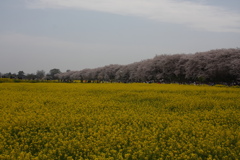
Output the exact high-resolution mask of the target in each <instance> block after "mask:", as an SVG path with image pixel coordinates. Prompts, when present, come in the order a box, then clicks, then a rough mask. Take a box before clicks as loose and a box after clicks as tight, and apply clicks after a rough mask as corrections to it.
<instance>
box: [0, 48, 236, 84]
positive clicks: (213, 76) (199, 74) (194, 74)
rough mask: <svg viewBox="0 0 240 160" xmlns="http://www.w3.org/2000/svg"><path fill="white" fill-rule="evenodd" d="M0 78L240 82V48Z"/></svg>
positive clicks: (62, 80)
mask: <svg viewBox="0 0 240 160" xmlns="http://www.w3.org/2000/svg"><path fill="white" fill-rule="evenodd" d="M0 78H12V79H27V80H58V81H60V82H73V81H74V80H79V81H80V82H106V81H107V82H124V83H129V82H148V83H151V82H154V83H227V84H237V85H239V84H240V49H239V48H236V49H217V50H210V51H207V52H197V53H195V54H173V55H167V54H164V55H156V56H155V57H154V58H152V59H147V60H142V61H140V62H135V63H131V64H128V65H118V64H111V65H107V66H104V67H98V68H93V69H83V70H79V71H70V70H67V71H66V72H61V71H60V70H59V69H56V68H54V69H51V70H50V71H49V73H47V74H46V73H45V71H43V70H39V71H37V72H36V74H33V73H32V74H25V73H24V72H23V71H19V72H18V74H15V73H14V74H11V73H5V74H1V73H0Z"/></svg>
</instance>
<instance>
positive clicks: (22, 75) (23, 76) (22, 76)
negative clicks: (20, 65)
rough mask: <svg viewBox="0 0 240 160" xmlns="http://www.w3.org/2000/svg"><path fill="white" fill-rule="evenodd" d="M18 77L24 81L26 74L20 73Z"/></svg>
mask: <svg viewBox="0 0 240 160" xmlns="http://www.w3.org/2000/svg"><path fill="white" fill-rule="evenodd" d="M17 77H18V79H24V78H25V73H24V72H23V71H19V72H18V75H17Z"/></svg>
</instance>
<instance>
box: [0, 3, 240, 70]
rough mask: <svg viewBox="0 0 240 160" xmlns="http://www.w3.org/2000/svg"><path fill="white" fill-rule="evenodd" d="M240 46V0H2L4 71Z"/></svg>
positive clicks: (0, 41)
mask: <svg viewBox="0 0 240 160" xmlns="http://www.w3.org/2000/svg"><path fill="white" fill-rule="evenodd" d="M237 47H240V0H0V72H1V73H7V72H12V73H17V72H18V71H24V72H25V73H35V72H36V71H37V70H45V71H46V72H49V70H50V69H53V68H58V69H60V70H61V71H62V72H65V71H66V70H67V69H70V70H81V69H84V68H96V67H101V66H105V65H109V64H130V63H133V62H137V61H141V60H145V59H149V58H153V57H154V56H155V55H160V54H176V53H195V52H201V51H208V50H211V49H221V48H237Z"/></svg>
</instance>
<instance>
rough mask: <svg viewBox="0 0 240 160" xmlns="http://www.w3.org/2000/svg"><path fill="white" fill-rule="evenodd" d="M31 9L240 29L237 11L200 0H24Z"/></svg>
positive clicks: (230, 29)
mask: <svg viewBox="0 0 240 160" xmlns="http://www.w3.org/2000/svg"><path fill="white" fill-rule="evenodd" d="M26 4H27V6H28V7H30V8H59V9H61V8H74V9H84V10H94V11H101V12H108V13H113V14H120V15H131V16H139V17H144V18H148V19H153V20H156V21H160V22H168V23H177V24H184V25H187V26H190V27H193V28H195V29H201V30H207V31H215V32H240V14H239V13H236V12H233V11H230V10H227V9H224V8H220V7H214V6H209V5H207V4H206V3H203V2H202V1H201V0H200V1H198V2H190V1H186V0H26Z"/></svg>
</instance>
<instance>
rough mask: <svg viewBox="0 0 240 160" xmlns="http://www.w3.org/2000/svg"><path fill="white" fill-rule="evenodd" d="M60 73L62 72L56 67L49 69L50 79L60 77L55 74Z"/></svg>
mask: <svg viewBox="0 0 240 160" xmlns="http://www.w3.org/2000/svg"><path fill="white" fill-rule="evenodd" d="M60 73H61V71H60V69H57V68H54V69H51V70H50V71H49V74H48V75H47V77H48V79H53V80H55V79H57V78H58V77H57V76H55V75H57V74H60Z"/></svg>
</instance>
